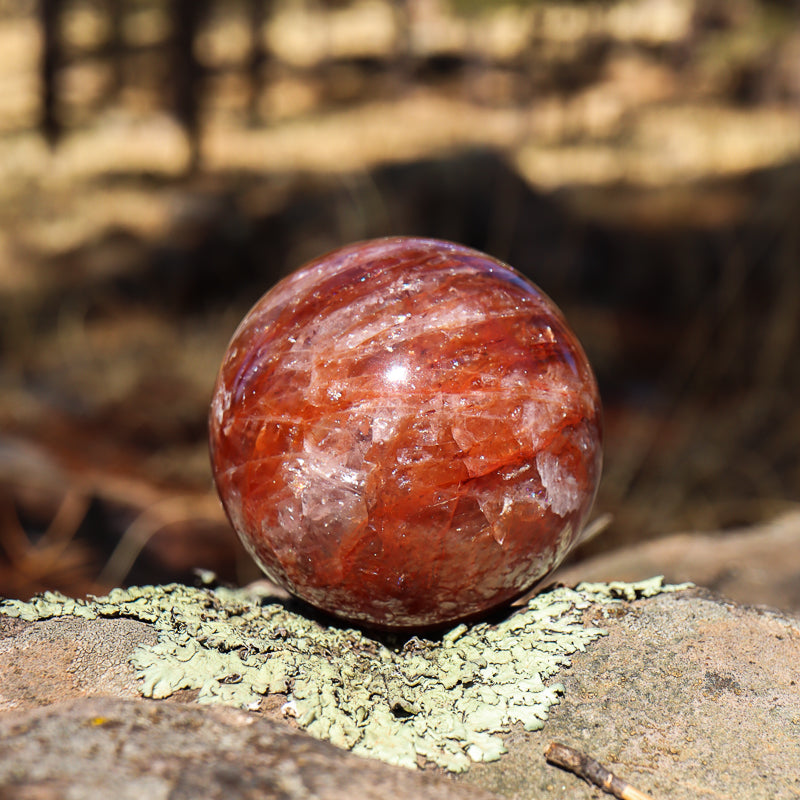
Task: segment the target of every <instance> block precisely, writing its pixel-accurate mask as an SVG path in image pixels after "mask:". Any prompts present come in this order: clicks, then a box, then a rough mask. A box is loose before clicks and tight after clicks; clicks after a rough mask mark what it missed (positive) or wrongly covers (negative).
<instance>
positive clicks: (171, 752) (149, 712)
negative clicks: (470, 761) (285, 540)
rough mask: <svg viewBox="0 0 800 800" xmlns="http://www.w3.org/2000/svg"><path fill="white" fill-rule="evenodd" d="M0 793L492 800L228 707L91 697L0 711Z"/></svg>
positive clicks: (129, 798) (162, 799)
mask: <svg viewBox="0 0 800 800" xmlns="http://www.w3.org/2000/svg"><path fill="white" fill-rule="evenodd" d="M0 741H2V742H3V745H2V756H1V757H0V796H2V797H3V798H9V800H10V798H19V800H33V798H36V800H61V799H62V798H69V800H84V798H86V800H89V798H92V799H93V798H112V797H113V798H115V800H142V798H147V800H167V798H169V800H182V798H186V800H196V798H208V799H209V800H216V798H219V799H220V800H222V799H223V798H224V800H239V799H240V798H253V800H273V799H274V800H278V799H280V800H307V798H325V799H326V800H328V799H329V800H338V799H339V798H342V799H343V800H344V799H346V800H350V799H351V798H365V800H373V799H374V800H383V799H384V798H388V797H408V798H415V797H419V798H426V799H427V798H429V799H430V800H459V798H463V800H470V798H474V800H489V798H490V795H489V794H488V793H485V792H483V791H481V790H479V789H473V788H471V787H467V786H457V785H455V784H453V783H450V782H447V781H445V780H443V779H441V778H439V777H437V776H435V775H430V774H429V775H424V774H421V773H418V772H417V773H415V772H411V771H409V770H401V769H397V768H392V767H388V766H386V765H384V764H381V763H379V762H375V761H367V760H364V759H360V758H358V757H357V756H353V755H350V754H349V753H344V752H343V751H341V750H337V749H336V748H335V747H334V746H333V745H331V744H328V743H327V742H320V741H317V740H316V739H312V738H311V737H309V736H305V735H302V734H300V733H297V732H295V731H291V730H289V729H288V728H287V727H286V726H285V725H281V724H280V723H278V722H275V721H273V720H269V719H263V718H258V717H256V716H254V715H251V714H247V713H246V712H243V711H237V710H235V709H231V708H219V707H216V708H200V707H197V706H181V705H176V704H162V703H154V702H148V701H144V700H116V699H111V698H88V699H83V700H75V701H70V702H64V703H59V704H57V705H52V706H48V707H46V708H43V709H36V710H34V711H28V712H24V713H16V714H7V715H0Z"/></svg>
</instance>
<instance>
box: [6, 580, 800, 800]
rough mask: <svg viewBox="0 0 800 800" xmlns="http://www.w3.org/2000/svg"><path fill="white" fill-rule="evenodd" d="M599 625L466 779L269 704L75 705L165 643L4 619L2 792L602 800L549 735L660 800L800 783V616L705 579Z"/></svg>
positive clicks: (118, 631)
mask: <svg viewBox="0 0 800 800" xmlns="http://www.w3.org/2000/svg"><path fill="white" fill-rule="evenodd" d="M591 621H592V622H594V623H595V624H598V625H600V626H601V627H603V628H605V629H606V630H607V631H608V636H606V637H603V638H601V639H599V640H597V641H595V642H594V643H592V644H591V645H590V646H589V647H588V648H587V650H586V652H585V653H582V654H579V655H576V656H574V657H573V659H572V667H571V668H569V669H565V670H564V671H563V673H562V674H561V675H559V676H558V679H559V680H561V681H562V682H563V683H564V685H565V687H566V696H565V697H564V699H563V700H562V703H561V705H560V706H558V707H557V708H556V709H554V710H553V711H551V716H550V719H549V721H548V722H547V723H546V725H545V727H544V729H543V730H542V731H539V732H534V733H524V732H523V731H521V730H513V731H512V732H511V733H509V735H508V736H507V739H506V743H507V746H508V750H509V752H508V754H506V755H505V756H503V757H502V758H501V759H500V760H499V761H497V762H493V763H489V764H480V765H475V766H473V767H472V768H471V769H470V770H469V771H468V772H467V773H465V774H464V775H462V776H460V777H459V778H458V779H455V780H453V779H443V778H441V777H439V776H436V775H433V774H425V773H423V774H420V773H414V772H410V771H407V770H401V769H397V768H391V767H387V766H385V765H382V764H378V763H373V762H369V761H364V760H362V759H358V758H356V757H355V756H353V755H351V754H349V753H346V752H344V751H338V750H336V749H334V748H332V747H331V746H329V745H328V744H327V743H321V742H317V741H315V740H312V739H310V738H309V737H307V736H305V735H304V734H302V733H300V732H298V731H295V730H292V729H291V728H290V727H289V725H287V724H286V723H279V722H277V721H274V720H270V719H264V715H254V714H248V713H246V712H240V711H234V710H227V709H219V708H217V709H213V708H206V707H198V706H194V705H191V706H186V705H184V704H181V703H176V702H165V701H160V702H156V701H144V700H136V701H131V700H126V701H111V700H107V699H91V698H90V699H81V700H74V701H70V700H69V699H68V698H71V697H72V698H86V696H90V695H112V696H114V697H120V698H126V697H128V698H129V697H131V695H133V694H134V693H135V691H136V680H135V676H134V674H133V671H132V669H131V668H130V667H128V665H127V663H126V658H127V654H128V653H129V652H130V651H132V649H133V648H134V647H136V646H137V645H138V644H140V643H141V642H144V641H151V640H152V636H153V632H152V630H150V629H149V626H147V625H144V624H142V623H132V622H131V621H129V620H79V619H76V620H64V619H57V620H50V621H45V622H35V623H28V622H21V621H19V620H15V619H9V618H6V617H2V616H0V673H1V674H2V675H3V685H2V689H1V691H2V708H3V709H6V710H7V713H5V714H2V715H0V740H1V741H3V748H2V750H0V795H2V796H3V797H20V798H29V797H34V796H35V797H56V796H64V792H65V787H66V786H67V785H70V786H71V787H72V788H71V792H72V794H70V796H71V797H80V798H83V797H86V798H90V797H101V796H118V797H128V796H131V797H134V796H136V797H140V796H144V795H145V794H146V795H147V796H151V797H160V796H164V797H166V796H167V794H168V793H169V792H173V794H172V795H171V796H173V797H182V796H184V795H186V796H189V794H190V793H191V792H194V793H195V796H196V793H197V792H198V791H199V789H200V788H201V787H202V789H203V791H204V793H205V796H209V797H216V796H222V794H223V793H224V794H225V796H226V797H230V798H237V797H249V796H255V794H256V793H260V794H259V796H266V797H274V796H280V792H281V791H283V792H284V795H283V796H288V797H299V796H311V797H325V798H327V797H340V796H343V795H344V794H345V793H347V794H348V795H353V794H355V795H356V796H364V797H371V796H374V797H378V796H382V797H385V796H389V794H390V792H396V793H398V794H399V795H400V796H409V797H422V798H427V797H430V798H438V797H454V798H458V797H473V796H478V797H480V796H484V797H486V796H491V795H486V794H483V795H482V794H477V795H476V794H475V792H478V791H481V790H483V791H487V792H490V793H494V795H495V796H496V797H508V798H520V800H521V798H526V800H530V798H537V799H538V800H551V799H552V800H555V798H562V797H563V798H567V797H569V798H576V800H588V799H589V798H599V797H601V796H603V795H602V794H601V792H600V791H599V790H597V789H592V788H590V787H588V786H587V785H586V784H585V783H583V782H582V781H581V780H579V779H578V778H576V777H574V776H572V775H570V774H567V773H565V772H562V771H560V770H558V769H556V768H554V767H551V766H548V765H547V764H546V763H545V761H544V758H543V756H542V753H543V751H544V749H545V747H546V746H547V744H548V743H549V742H550V741H551V740H560V741H563V742H565V743H566V744H570V745H572V746H575V747H578V748H580V749H583V750H585V751H587V752H588V753H589V754H591V755H592V756H594V757H595V758H597V759H599V760H600V761H602V762H604V763H606V764H607V765H608V766H609V767H610V768H611V769H613V770H614V771H615V772H616V773H617V774H618V775H620V776H621V777H623V778H624V779H626V780H628V781H629V782H630V783H632V784H633V785H634V786H636V787H637V788H639V789H641V790H642V791H646V792H649V793H650V794H652V796H653V797H654V798H656V799H657V800H658V798H667V797H669V798H671V800H682V799H683V798H686V800H689V798H691V800H698V798H699V799H700V800H719V799H720V798H731V800H733V798H740V797H748V798H754V799H755V800H759V798H764V799H765V800H766V798H770V800H772V798H777V800H783V798H787V800H788V798H796V797H797V796H798V794H800V675H799V674H798V672H797V668H796V665H797V664H798V663H800V619H797V618H795V617H792V616H789V615H784V614H781V613H777V612H773V611H768V610H763V609H761V610H759V609H753V608H746V607H741V606H737V605H735V604H733V603H730V602H728V601H723V600H720V599H718V598H715V597H713V596H711V595H709V594H707V593H705V592H703V591H701V590H692V591H688V592H682V593H679V594H671V595H659V596H657V597H654V598H651V599H648V600H639V601H636V602H633V603H626V604H624V605H623V606H621V607H617V608H616V609H615V610H614V611H613V612H612V615H611V616H609V617H607V618H604V617H603V616H602V614H601V612H600V611H599V610H598V612H597V614H596V618H595V619H592V620H591ZM148 637H150V638H148ZM76 665H78V666H77V668H76ZM56 699H58V700H60V701H61V702H57V703H54V702H53V701H54V700H56ZM184 699H186V700H191V699H192V698H191V697H186V698H184ZM37 705H39V706H42V705H43V706H45V707H44V708H35V706H37ZM269 713H270V712H268V714H269ZM272 713H274V714H275V715H276V716H277V712H276V711H274V712H272ZM123 745H124V746H123ZM43 754H44V755H43ZM103 759H106V761H104V760H103ZM90 761H91V763H92V765H93V766H92V768H91V769H89V762H90ZM287 787H289V788H287ZM292 787H294V788H292ZM370 791H372V794H370V793H369V792H370ZM125 792H128V794H125ZM291 792H295V793H294V794H292V793H291ZM302 792H305V793H306V794H305V795H303V794H302ZM337 792H338V794H337Z"/></svg>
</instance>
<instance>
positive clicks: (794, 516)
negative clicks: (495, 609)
mask: <svg viewBox="0 0 800 800" xmlns="http://www.w3.org/2000/svg"><path fill="white" fill-rule="evenodd" d="M657 573H658V574H663V575H664V578H665V580H667V581H669V582H670V583H683V582H684V581H691V582H692V583H696V584H697V585H698V586H705V587H706V588H709V589H712V590H713V591H715V592H718V593H719V594H721V595H724V596H725V597H728V598H730V599H731V600H735V601H737V602H738V603H745V604H747V605H767V606H773V607H774V608H781V609H784V610H785V611H791V612H793V613H798V614H800V512H798V511H794V512H789V513H786V514H783V515H782V516H780V517H777V518H776V519H774V520H771V521H770V522H767V523H765V524H763V525H759V526H757V527H750V528H744V529H742V530H739V531H725V532H724V533H722V532H721V533H678V534H674V535H672V536H665V537H664V538H663V539H659V540H657V541H654V542H646V543H644V544H641V545H638V546H634V547H626V548H624V549H623V550H619V551H616V552H612V553H607V554H604V555H602V556H597V557H596V558H592V559H590V560H588V561H582V562H581V563H580V564H576V565H574V566H569V567H565V568H563V569H561V570H559V571H558V572H557V573H556V574H555V575H554V576H553V579H554V580H559V581H563V582H564V583H566V584H567V585H571V584H573V583H577V582H578V581H629V580H635V579H636V578H638V577H641V576H642V575H655V574H657Z"/></svg>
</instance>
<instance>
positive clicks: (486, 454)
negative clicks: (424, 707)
mask: <svg viewBox="0 0 800 800" xmlns="http://www.w3.org/2000/svg"><path fill="white" fill-rule="evenodd" d="M210 442H211V457H212V465H213V469H214V477H215V480H216V483H217V488H218V490H219V493H220V497H221V498H222V502H223V505H224V506H225V510H226V512H227V514H228V517H229V519H230V521H231V523H232V524H233V526H234V528H235V529H236V530H237V532H238V534H239V536H240V537H241V539H242V541H243V542H244V544H245V546H246V547H247V549H248V550H249V552H250V553H251V554H252V555H253V557H254V558H255V559H256V561H257V562H258V563H259V565H260V566H261V568H262V569H263V570H264V572H266V574H267V575H268V576H269V577H270V578H271V579H272V580H274V581H276V582H277V583H279V584H281V585H283V586H285V587H286V588H287V589H288V590H289V591H291V592H293V593H294V594H296V595H297V596H299V597H301V598H303V599H304V600H306V601H308V602H309V603H311V604H313V605H315V606H317V607H319V608H321V609H323V610H325V611H327V612H329V613H332V614H335V615H337V616H339V617H342V618H344V619H347V620H349V621H353V622H358V623H361V624H365V625H371V626H378V627H383V628H410V627H428V626H433V625H439V624H443V623H446V622H451V621H454V620H458V619H463V618H467V617H470V616H474V615H476V614H479V613H481V612H483V611H486V610H488V609H490V608H492V607H494V606H497V605H499V604H502V603H504V602H507V601H509V600H511V599H513V598H514V597H516V596H518V595H519V594H521V593H522V592H524V591H525V589H527V588H528V587H530V586H531V585H532V584H533V583H534V582H535V581H537V580H539V579H540V578H542V577H543V576H544V575H546V574H547V573H548V572H550V571H551V570H552V569H553V568H554V567H555V566H556V565H557V564H558V563H559V562H560V561H561V560H562V558H563V557H564V555H565V554H566V553H567V551H568V550H569V548H570V546H571V545H572V544H574V543H575V540H576V538H577V536H578V535H579V532H580V529H581V526H582V524H583V522H584V520H585V518H586V515H587V514H588V512H589V509H590V507H591V504H592V501H593V498H594V494H595V491H596V488H597V483H598V480H599V476H600V467H601V431H600V401H599V396H598V391H597V385H596V382H595V379H594V376H593V374H592V371H591V368H590V367H589V364H588V362H587V359H586V356H585V355H584V353H583V350H582V349H581V347H580V345H579V343H578V342H577V340H576V338H575V336H574V335H573V334H572V332H571V331H570V330H569V328H568V327H567V325H566V323H565V321H564V319H563V317H562V316H561V314H560V312H559V311H558V309H557V308H556V307H555V306H554V305H553V303H552V302H551V301H550V300H549V299H548V298H547V297H545V296H544V295H543V294H542V292H541V291H540V290H539V289H537V288H536V287H535V286H534V285H533V284H532V283H530V282H529V281H528V280H527V279H525V278H523V277H522V276H521V275H519V274H518V273H516V272H515V271H514V270H512V269H511V268H509V267H507V266H505V265H504V264H502V263H500V262H498V261H496V260H494V259H492V258H490V257H489V256H486V255H484V254H482V253H479V252H477V251H475V250H471V249H469V248H466V247H462V246H460V245H456V244H451V243H449V242H442V241H438V240H432V239H417V238H410V237H397V238H391V239H378V240H374V241H369V242H362V243H359V244H355V245H351V246H349V247H345V248H342V249H340V250H337V251H334V252H333V253H329V254H327V255H325V256H322V257H321V258H318V259H316V260H315V261H312V262H311V263H309V264H307V265H306V266H305V267H303V268H302V269H300V270H298V271H297V272H295V273H294V274H292V275H290V276H289V277H287V278H286V279H284V280H283V281H281V282H280V283H279V284H278V285H277V286H275V287H274V288H273V289H272V290H271V291H269V292H267V294H265V295H264V297H262V298H261V300H259V302H258V303H256V305H255V306H254V307H253V309H252V310H251V311H250V312H249V313H248V314H247V316H246V317H245V318H244V320H243V321H242V323H241V324H240V326H239V328H238V329H237V331H236V333H235V334H234V336H233V339H232V341H231V344H230V346H229V349H228V352H227V353H226V355H225V358H224V360H223V364H222V368H221V370H220V373H219V376H218V378H217V384H216V387H215V390H214V397H213V400H212V405H211V413H210Z"/></svg>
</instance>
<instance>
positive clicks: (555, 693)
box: [0, 578, 685, 772]
mask: <svg viewBox="0 0 800 800" xmlns="http://www.w3.org/2000/svg"><path fill="white" fill-rule="evenodd" d="M684 587H685V584H684V585H681V586H665V585H664V584H663V582H662V580H661V578H652V579H650V580H648V581H642V582H640V583H610V584H604V583H600V584H598V583H592V584H589V583H584V584H581V585H579V586H578V587H577V588H576V589H568V588H563V587H561V588H555V589H551V590H550V591H547V592H543V593H541V594H539V595H537V596H535V597H534V598H533V599H532V600H531V601H530V602H529V603H528V604H527V606H525V607H524V608H521V609H520V610H518V611H516V612H515V613H513V614H511V615H510V616H509V617H508V618H506V619H505V620H503V621H502V622H500V623H498V624H495V625H490V624H488V623H478V624H475V625H471V626H467V625H463V624H462V625H458V626H457V627H455V628H453V629H452V630H451V631H449V632H448V633H446V634H445V635H444V636H442V637H441V638H440V639H438V640H429V639H421V638H418V637H412V638H410V639H408V640H407V641H405V642H404V643H402V644H398V645H397V646H396V647H389V646H387V641H388V640H387V639H383V640H381V639H380V638H371V637H370V636H367V635H366V634H364V633H361V632H359V631H355V630H347V629H342V628H336V627H327V626H323V625H320V624H319V623H317V622H315V621H313V620H309V619H307V618H305V617H303V616H302V615H300V614H297V613H293V612H291V611H288V610H287V609H286V608H285V607H284V606H282V605H280V604H277V603H274V602H267V601H266V600H265V599H263V598H259V597H258V596H257V595H253V594H251V593H248V591H247V590H231V589H225V588H217V589H215V590H212V589H210V588H191V587H187V586H183V585H177V584H172V585H169V586H142V587H132V588H130V589H115V590H113V591H112V592H111V593H109V594H108V595H107V596H106V597H98V598H93V599H91V600H89V601H80V600H73V599H70V598H67V597H64V596H62V595H59V594H54V593H51V592H47V593H45V594H43V595H41V596H39V597H36V598H34V599H33V600H31V601H30V602H29V603H25V602H22V601H18V600H6V601H5V602H3V603H0V613H4V614H7V615H10V616H15V617H20V618H22V619H26V620H37V619H46V618H49V617H59V616H78V617H84V618H88V619H94V618H97V617H130V618H134V619H138V620H142V621H144V622H149V623H152V624H153V625H154V626H155V628H156V629H157V631H158V643H157V644H156V645H154V646H142V647H139V648H137V649H136V650H135V651H134V652H133V654H132V656H131V662H132V663H133V665H134V666H135V667H136V669H137V671H138V675H139V677H140V678H141V691H142V694H144V695H145V696H146V697H154V698H163V697H168V696H169V695H171V694H173V693H174V692H176V691H178V690H179V689H195V690H198V700H199V702H201V703H224V704H228V705H233V706H240V707H243V708H256V707H257V706H258V705H259V703H260V701H261V698H262V696H263V695H265V694H267V693H285V694H286V695H287V702H286V704H285V706H284V708H285V710H286V712H287V713H292V714H293V715H294V716H295V717H296V719H297V723H298V724H299V725H300V726H301V727H303V728H305V729H306V730H307V731H308V732H309V733H310V734H312V735H313V736H316V737H318V738H321V739H329V740H330V741H331V742H333V743H334V744H336V745H338V746H340V747H345V748H350V749H352V750H353V751H354V752H356V753H360V754H362V755H365V756H371V757H374V758H379V759H381V760H383V761H387V762H389V763H393V764H401V765H403V766H408V767H415V766H417V764H418V763H420V762H421V761H424V760H429V761H432V762H434V763H436V764H439V765H440V766H442V767H444V768H445V769H448V770H450V771H452V772H461V771H463V770H466V769H467V768H468V766H469V764H470V762H471V761H492V760H495V759H497V758H499V757H500V755H501V754H502V753H504V752H505V748H504V746H503V740H502V738H501V736H500V734H501V733H503V732H504V731H507V730H508V728H509V726H510V725H513V724H515V723H520V724H522V726H523V727H524V728H525V729H526V730H529V731H532V730H538V729H539V728H541V727H542V726H543V725H544V721H545V719H546V718H547V713H548V711H549V709H550V707H551V706H552V705H553V704H555V703H558V701H559V697H560V695H562V694H563V692H564V688H563V686H562V685H561V684H560V683H557V682H555V683H548V681H549V680H550V679H551V678H553V677H554V676H555V675H556V673H557V672H558V671H559V670H560V669H561V668H562V667H565V666H568V665H569V663H570V661H569V656H570V655H572V654H573V653H575V652H576V651H581V650H583V649H584V648H585V647H586V645H587V644H589V643H590V642H592V641H593V640H594V639H596V638H598V637H599V636H602V635H604V631H603V630H601V629H600V628H597V627H588V626H586V625H585V624H584V623H583V616H584V612H585V611H587V610H588V609H590V608H591V607H592V606H595V605H598V604H599V605H600V607H601V608H608V607H609V604H614V603H619V602H620V601H621V600H623V599H624V600H633V599H635V598H637V597H650V596H652V595H655V594H658V593H660V592H664V591H674V590H676V589H680V588H684Z"/></svg>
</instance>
